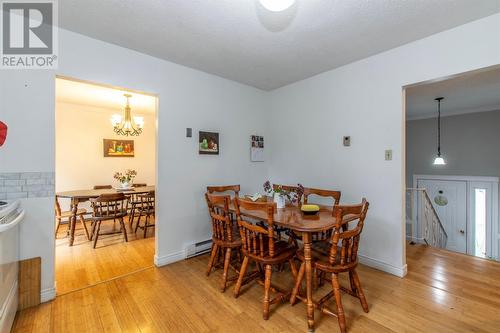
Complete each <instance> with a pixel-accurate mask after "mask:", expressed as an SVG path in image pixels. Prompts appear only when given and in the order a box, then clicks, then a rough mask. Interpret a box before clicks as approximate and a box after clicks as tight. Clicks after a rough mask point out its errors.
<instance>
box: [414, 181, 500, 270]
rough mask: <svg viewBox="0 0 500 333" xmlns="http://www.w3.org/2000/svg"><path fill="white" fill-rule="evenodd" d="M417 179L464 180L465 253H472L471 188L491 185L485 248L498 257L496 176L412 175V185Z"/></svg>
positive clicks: (495, 257)
mask: <svg viewBox="0 0 500 333" xmlns="http://www.w3.org/2000/svg"><path fill="white" fill-rule="evenodd" d="M419 180H448V181H465V182H467V207H466V212H467V213H466V215H467V216H466V218H467V254H470V255H474V239H473V237H472V233H471V232H469V231H472V230H474V229H473V228H474V227H473V226H472V221H473V217H472V212H473V209H472V202H471V200H472V193H471V192H472V191H471V189H472V188H475V187H478V186H475V185H478V184H485V183H487V184H490V185H491V207H490V209H489V214H491V215H490V216H491V218H488V216H487V218H486V220H487V222H488V221H489V222H490V223H489V225H487V226H486V228H487V229H486V230H487V233H488V235H489V236H488V237H487V247H488V245H489V248H488V249H487V251H488V255H489V256H491V257H493V258H494V259H497V260H498V259H500V258H499V249H498V246H499V242H500V230H498V226H499V220H498V182H499V178H498V177H482V176H448V175H442V176H441V175H419V174H415V175H413V187H416V186H417V184H418V181H419Z"/></svg>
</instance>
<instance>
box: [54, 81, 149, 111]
mask: <svg viewBox="0 0 500 333" xmlns="http://www.w3.org/2000/svg"><path fill="white" fill-rule="evenodd" d="M123 94H130V95H132V97H131V98H130V108H131V109H132V113H133V114H144V113H155V111H156V97H154V96H150V95H145V94H140V93H136V92H130V91H127V90H121V89H116V88H111V87H104V86H100V85H95V84H90V83H85V82H79V81H72V80H66V79H61V78H58V79H56V101H57V102H60V103H61V102H62V103H70V104H77V105H85V106H92V107H93V108H98V109H102V110H103V111H107V112H116V111H117V110H123V109H124V107H125V104H126V99H125V97H124V96H123ZM108 109H109V110H108ZM110 110H113V111H110Z"/></svg>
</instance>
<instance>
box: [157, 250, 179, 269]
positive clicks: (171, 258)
mask: <svg viewBox="0 0 500 333" xmlns="http://www.w3.org/2000/svg"><path fill="white" fill-rule="evenodd" d="M184 259H186V251H185V250H181V251H177V252H174V253H170V254H167V255H164V256H158V255H157V254H155V256H154V263H155V265H156V267H161V266H165V265H168V264H171V263H174V262H176V261H181V260H184Z"/></svg>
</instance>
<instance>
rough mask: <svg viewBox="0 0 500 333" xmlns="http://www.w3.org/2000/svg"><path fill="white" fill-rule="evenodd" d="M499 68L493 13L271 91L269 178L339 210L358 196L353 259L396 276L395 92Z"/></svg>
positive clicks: (399, 135) (398, 168)
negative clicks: (333, 197)
mask: <svg viewBox="0 0 500 333" xmlns="http://www.w3.org/2000/svg"><path fill="white" fill-rule="evenodd" d="M499 63H500V14H497V15H494V16H490V17H487V18H484V19H481V20H479V21H475V22H472V23H468V24H466V25H463V26H460V27H457V28H455V29H452V30H449V31H445V32H442V33H439V34H436V35H433V36H430V37H428V38H425V39H422V40H419V41H416V42H413V43H410V44H407V45H404V46H401V47H398V48H396V49H393V50H390V51H387V52H384V53H381V54H378V55H375V56H372V57H369V58H366V59H363V60H360V61H358V62H355V63H352V64H349V65H346V66H343V67H341V68H338V69H336V70H333V71H329V72H326V73H323V74H320V75H317V76H315V77H312V78H310V79H306V80H303V81H301V82H298V83H295V84H292V85H289V86H286V87H283V88H281V89H278V90H275V91H273V92H272V93H271V96H272V111H273V112H272V117H273V118H272V124H273V131H272V136H271V140H270V142H271V150H272V152H273V154H272V159H271V164H270V166H271V169H270V175H271V177H272V178H273V180H277V181H280V182H283V183H296V182H301V183H302V184H304V186H317V187H325V188H336V189H339V190H342V200H341V201H342V202H344V203H353V202H359V201H360V200H361V197H363V196H364V197H366V198H367V199H368V200H369V201H370V204H371V205H370V210H369V212H368V218H367V222H366V224H365V229H364V231H363V235H362V237H363V240H362V243H361V248H360V253H361V255H362V260H363V261H364V262H366V263H368V264H370V265H373V266H375V267H380V268H382V269H384V270H386V271H390V272H393V273H395V274H399V275H403V274H404V272H405V269H406V265H405V263H406V262H405V257H404V227H403V225H404V223H403V221H404V218H403V200H404V196H403V189H404V186H405V180H404V170H405V159H404V156H405V151H404V147H405V145H404V121H405V119H404V113H403V105H404V99H403V94H402V88H403V87H404V86H406V85H409V84H413V83H416V82H421V81H425V80H430V79H435V78H440V77H444V76H448V75H452V74H456V73H461V72H465V71H470V70H474V69H478V68H482V67H487V66H492V65H496V64H499ZM343 135H350V136H351V147H343V146H342V136H343ZM385 149H392V150H393V160H392V161H385V160H384V150H385Z"/></svg>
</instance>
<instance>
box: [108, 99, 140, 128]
mask: <svg viewBox="0 0 500 333" xmlns="http://www.w3.org/2000/svg"><path fill="white" fill-rule="evenodd" d="M123 96H125V98H126V99H127V105H126V106H125V117H124V118H123V117H122V116H121V115H120V114H114V115H112V116H111V124H112V125H113V130H114V131H115V133H116V134H118V135H125V136H129V135H130V136H137V135H140V134H141V133H142V128H143V127H144V118H143V117H137V116H136V117H132V115H131V112H130V111H131V110H130V103H129V98H130V97H132V95H130V94H124V95H123Z"/></svg>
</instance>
